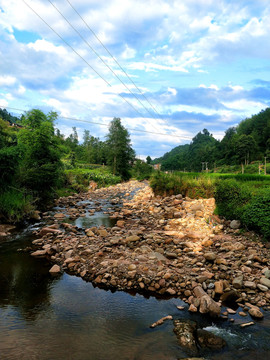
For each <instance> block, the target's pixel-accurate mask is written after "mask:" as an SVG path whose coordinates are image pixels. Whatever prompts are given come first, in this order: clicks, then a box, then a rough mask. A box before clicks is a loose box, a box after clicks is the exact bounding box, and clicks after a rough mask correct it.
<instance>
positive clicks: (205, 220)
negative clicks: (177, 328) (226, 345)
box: [32, 181, 270, 318]
mask: <svg viewBox="0 0 270 360" xmlns="http://www.w3.org/2000/svg"><path fill="white" fill-rule="evenodd" d="M120 193H121V194H122V195H123V196H120V197H119V196H118V194H120ZM102 199H109V200H108V201H110V203H111V207H110V208H109V209H107V210H106V211H107V212H108V213H109V214H110V217H111V218H115V219H116V224H115V226H113V227H107V228H106V227H105V226H100V227H97V226H95V227H91V228H86V229H82V228H80V229H79V228H77V227H76V226H75V225H72V224H70V223H68V221H67V218H69V219H75V218H78V217H85V216H86V214H87V213H88V215H89V214H90V215H91V214H94V213H95V211H97V210H101V200H102ZM86 200H91V204H92V206H91V207H89V206H88V205H87V204H88V203H87V202H85V201H86ZM119 204H122V207H119V208H115V206H118V205H119ZM56 205H57V206H58V207H57V210H56V213H54V214H49V213H45V214H43V218H46V219H47V222H48V224H49V225H48V226H46V227H44V228H42V229H41V230H40V231H39V233H37V239H36V240H35V241H34V243H33V245H34V247H35V249H34V250H35V251H34V252H33V253H32V255H33V256H41V257H48V258H49V259H50V260H51V261H52V263H55V266H53V268H52V269H51V272H52V273H55V274H57V273H58V272H61V271H63V270H64V271H67V272H69V273H72V274H75V275H77V276H80V277H82V278H83V279H85V280H87V281H91V282H93V284H96V285H99V286H104V287H106V288H114V289H118V290H135V291H142V292H149V293H151V294H156V295H168V296H178V297H181V299H183V300H184V301H186V302H187V303H189V311H192V312H197V311H200V312H201V313H210V315H213V316H218V315H220V312H221V310H220V309H221V308H220V305H221V300H222V301H232V302H235V301H237V303H238V304H239V305H240V306H241V307H239V308H238V310H237V311H238V313H240V315H242V316H246V315H247V314H248V312H249V315H251V316H252V317H254V318H261V317H263V311H261V309H259V307H260V308H263V309H265V310H266V309H270V279H269V278H270V270H269V268H270V255H269V249H268V248H267V246H268V245H267V244H265V243H262V242H260V241H259V238H258V237H256V236H255V235H254V234H251V233H242V232H241V231H240V230H238V229H231V228H230V226H229V222H226V221H222V220H220V219H219V218H218V217H217V216H215V215H213V211H214V209H215V201H214V199H199V200H191V199H189V198H182V196H181V195H176V196H170V197H165V198H161V197H154V195H153V193H152V190H151V188H150V187H149V186H148V185H147V184H146V183H139V182H136V181H132V182H129V183H126V184H120V185H116V186H112V187H109V188H104V189H98V190H96V191H92V192H89V193H86V194H81V195H76V196H73V197H68V198H61V199H59V200H58V201H57V204H56ZM231 225H232V226H233V227H234V226H235V224H234V223H233V224H231ZM236 227H237V226H236ZM234 313H235V312H234V310H232V309H230V308H228V309H227V311H225V312H223V313H222V314H221V316H223V317H232V316H233V314H234Z"/></svg>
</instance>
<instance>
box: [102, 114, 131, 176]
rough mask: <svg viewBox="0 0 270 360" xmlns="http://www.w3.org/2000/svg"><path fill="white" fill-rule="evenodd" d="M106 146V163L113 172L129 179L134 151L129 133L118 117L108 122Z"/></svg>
mask: <svg viewBox="0 0 270 360" xmlns="http://www.w3.org/2000/svg"><path fill="white" fill-rule="evenodd" d="M107 146H108V153H107V154H108V164H109V165H110V166H111V168H112V170H113V173H114V174H116V175H120V176H121V177H122V179H123V180H127V179H129V178H130V176H131V175H130V169H131V167H132V162H133V161H134V159H135V152H134V150H133V149H132V147H131V141H130V136H129V133H128V131H127V130H126V129H125V128H124V126H123V125H122V124H121V119H120V118H114V119H113V120H112V122H111V124H110V128H109V134H108V135H107Z"/></svg>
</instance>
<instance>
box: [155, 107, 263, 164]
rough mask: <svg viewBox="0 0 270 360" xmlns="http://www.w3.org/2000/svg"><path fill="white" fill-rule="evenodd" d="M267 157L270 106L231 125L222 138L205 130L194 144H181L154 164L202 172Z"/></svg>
mask: <svg viewBox="0 0 270 360" xmlns="http://www.w3.org/2000/svg"><path fill="white" fill-rule="evenodd" d="M264 157H267V158H270V108H267V109H265V110H263V111H261V112H260V113H258V114H256V115H253V116H252V117H250V118H247V119H245V120H243V121H241V122H240V123H239V125H238V126H236V127H230V128H229V129H228V130H226V132H225V136H224V137H223V139H222V140H220V141H219V140H216V139H215V138H214V137H213V135H212V134H210V133H209V131H208V130H207V129H204V130H203V131H202V132H199V133H198V134H197V135H196V136H195V137H194V138H193V139H192V142H191V143H190V144H186V145H179V146H177V147H175V148H174V149H172V150H171V151H170V152H167V153H166V154H165V155H163V156H162V157H160V158H156V159H154V160H153V161H152V163H153V164H157V163H161V165H162V170H181V171H201V170H206V169H214V168H215V167H220V166H224V165H239V164H243V165H247V164H249V163H251V162H252V161H255V160H258V161H264Z"/></svg>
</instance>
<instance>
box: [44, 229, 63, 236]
mask: <svg viewBox="0 0 270 360" xmlns="http://www.w3.org/2000/svg"><path fill="white" fill-rule="evenodd" d="M61 233H62V231H61V230H58V229H54V228H52V227H44V228H42V229H41V230H40V232H39V233H38V235H39V236H41V237H42V236H44V235H46V234H61Z"/></svg>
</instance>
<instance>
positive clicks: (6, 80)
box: [0, 75, 17, 86]
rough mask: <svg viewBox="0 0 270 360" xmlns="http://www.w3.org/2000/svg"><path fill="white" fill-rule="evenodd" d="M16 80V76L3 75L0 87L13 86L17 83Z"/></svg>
mask: <svg viewBox="0 0 270 360" xmlns="http://www.w3.org/2000/svg"><path fill="white" fill-rule="evenodd" d="M16 81H17V80H16V78H15V77H14V76H9V75H3V76H0V86H11V85H14V84H15V83H16Z"/></svg>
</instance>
